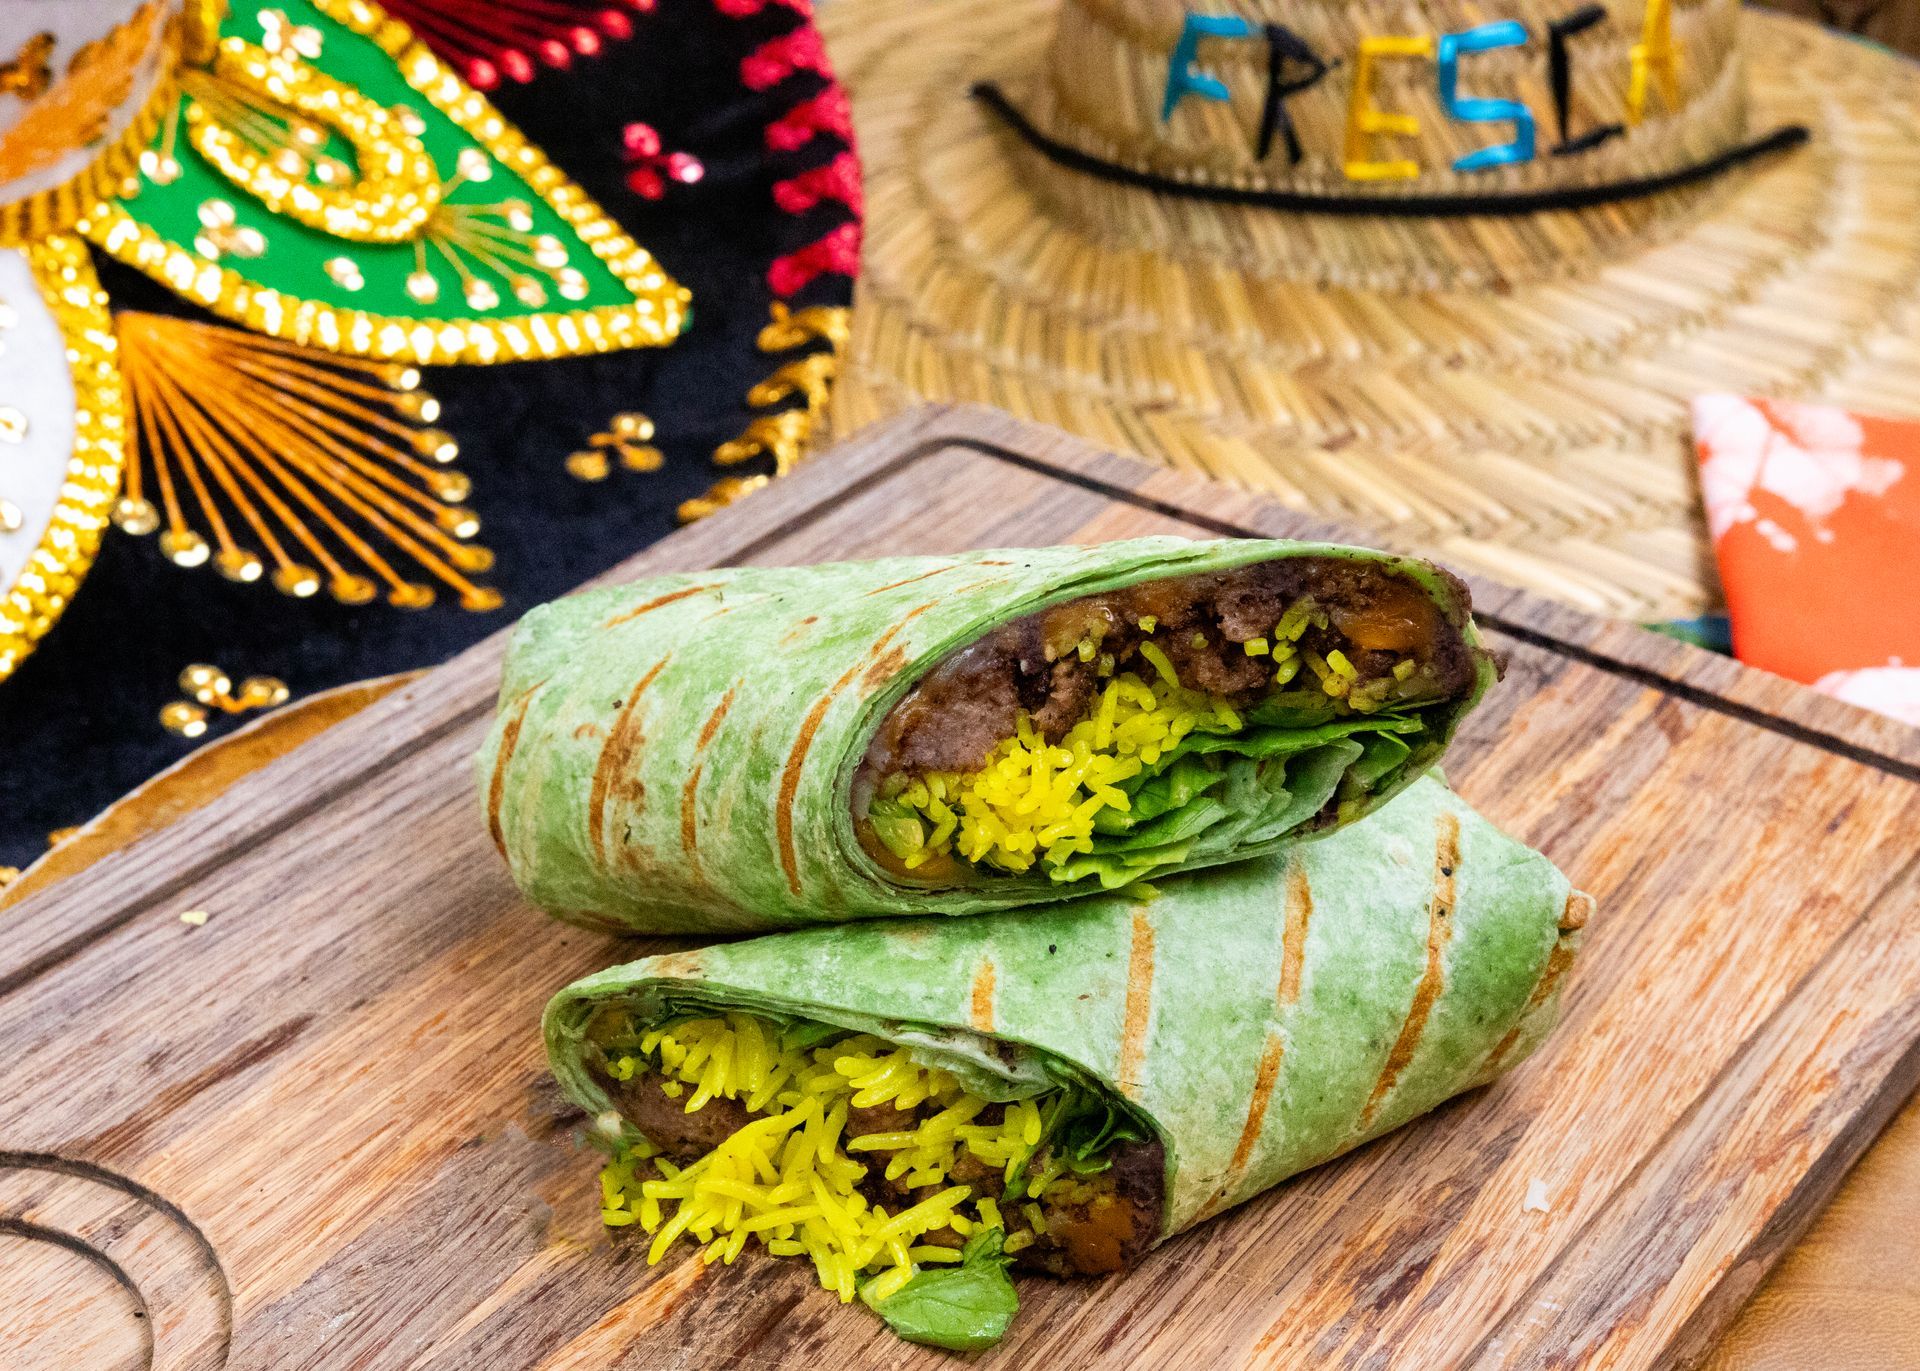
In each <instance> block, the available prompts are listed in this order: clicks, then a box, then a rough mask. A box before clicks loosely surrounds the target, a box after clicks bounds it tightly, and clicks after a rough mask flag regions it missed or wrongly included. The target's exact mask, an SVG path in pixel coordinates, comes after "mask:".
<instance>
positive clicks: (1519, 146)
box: [1434, 19, 1533, 171]
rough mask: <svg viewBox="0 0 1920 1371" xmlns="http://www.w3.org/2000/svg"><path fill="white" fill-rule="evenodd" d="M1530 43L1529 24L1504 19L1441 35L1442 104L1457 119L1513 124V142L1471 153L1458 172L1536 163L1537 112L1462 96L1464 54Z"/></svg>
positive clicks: (1514, 104) (1459, 163)
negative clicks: (1534, 123) (1461, 66)
mask: <svg viewBox="0 0 1920 1371" xmlns="http://www.w3.org/2000/svg"><path fill="white" fill-rule="evenodd" d="M1526 41H1527V28H1526V25H1524V24H1522V23H1521V22H1520V21H1519V20H1517V19H1506V20H1502V21H1501V22H1500V23H1498V24H1482V25H1480V26H1479V27H1478V28H1472V29H1468V30H1466V31H1465V32H1464V33H1446V34H1442V35H1441V36H1440V47H1439V50H1438V53H1437V55H1436V57H1435V59H1434V60H1435V63H1436V64H1437V66H1438V67H1439V70H1440V103H1441V104H1442V105H1444V106H1446V109H1447V113H1448V114H1451V115H1452V116H1453V117H1454V118H1455V119H1461V120H1465V121H1466V122H1467V123H1471V124H1481V123H1491V122H1497V121H1499V120H1512V121H1513V141H1512V142H1511V143H1496V144H1494V145H1493V146H1492V147H1490V148H1481V149H1480V150H1479V151H1478V152H1470V153H1468V154H1467V155H1466V156H1465V157H1462V158H1461V159H1460V160H1459V161H1457V162H1455V163H1454V164H1453V169H1454V170H1455V171H1482V170H1484V169H1486V168H1487V167H1499V166H1506V165H1508V164H1509V163H1513V162H1531V161H1532V160H1533V112H1532V111H1531V110H1529V109H1528V108H1527V107H1526V106H1525V105H1523V104H1521V103H1520V102H1519V101H1518V100H1481V99H1476V98H1473V97H1466V98H1462V97H1461V95H1460V54H1461V53H1463V52H1468V53H1471V52H1488V51H1491V50H1492V49H1494V48H1517V47H1522V46H1524V45H1525V44H1526Z"/></svg>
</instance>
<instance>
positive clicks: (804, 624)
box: [780, 614, 820, 647]
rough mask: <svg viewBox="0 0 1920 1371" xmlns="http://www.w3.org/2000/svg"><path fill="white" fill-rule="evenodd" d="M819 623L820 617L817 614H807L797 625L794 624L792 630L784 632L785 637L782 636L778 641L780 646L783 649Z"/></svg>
mask: <svg viewBox="0 0 1920 1371" xmlns="http://www.w3.org/2000/svg"><path fill="white" fill-rule="evenodd" d="M819 622H820V616H819V615H818V614H809V615H808V616H807V617H806V618H804V619H802V620H801V621H800V622H799V623H797V624H795V625H794V626H793V627H792V628H790V629H788V630H787V631H786V634H785V636H783V637H782V638H781V639H780V644H781V646H782V647H784V646H786V644H788V643H790V642H792V641H794V640H795V639H796V638H798V637H799V636H800V635H801V634H803V633H805V632H806V631H807V630H808V629H809V628H812V627H813V626H814V625H815V624H817V623H819Z"/></svg>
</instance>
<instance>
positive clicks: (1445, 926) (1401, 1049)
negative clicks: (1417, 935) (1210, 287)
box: [1356, 813, 1460, 1133]
mask: <svg viewBox="0 0 1920 1371" xmlns="http://www.w3.org/2000/svg"><path fill="white" fill-rule="evenodd" d="M1434 827H1435V829H1436V830H1437V833H1436V841H1435V843H1434V851H1433V897H1432V899H1431V900H1430V901H1429V903H1428V905H1427V969H1426V970H1425V971H1424V972H1422V973H1421V976H1420V981H1419V984H1418V985H1416V986H1415V987H1414V989H1413V1003H1412V1004H1411V1005H1409V1006H1408V1007H1407V1018H1406V1022H1405V1023H1403V1024H1401V1025H1400V1036H1399V1038H1397V1039H1396V1040H1395V1041H1394V1044H1393V1050H1392V1051H1391V1052H1389V1053H1387V1062H1386V1065H1385V1066H1383V1067H1381V1069H1380V1079H1379V1080H1377V1081H1375V1082H1374V1083H1373V1093H1372V1094H1371V1095H1369V1096H1368V1097H1367V1104H1366V1108H1364V1109H1362V1110H1361V1111H1360V1126H1359V1128H1358V1129H1357V1130H1356V1131H1358V1132H1361V1133H1364V1132H1366V1131H1367V1130H1368V1129H1369V1128H1371V1127H1373V1121H1374V1119H1375V1118H1376V1117H1377V1116H1378V1115H1379V1113H1380V1106H1381V1105H1382V1104H1384V1103H1385V1102H1386V1098H1387V1096H1388V1095H1390V1094H1392V1093H1393V1087H1394V1086H1395V1084H1397V1083H1398V1082H1399V1079H1400V1073H1401V1072H1403V1071H1405V1070H1406V1069H1407V1064H1408V1063H1409V1062H1411V1061H1412V1060H1413V1054H1414V1052H1415V1051H1416V1050H1417V1049H1418V1048H1419V1046H1420V1035H1421V1034H1422V1033H1423V1032H1425V1031H1426V1027H1427V1017H1428V1016H1429V1015H1430V1014H1432V1013H1433V1006H1434V1004H1435V1003H1436V1002H1437V1001H1438V1000H1439V999H1440V995H1441V992H1442V991H1444V990H1445V989H1446V950H1447V941H1448V940H1449V939H1450V938H1452V937H1453V905H1454V872H1455V870H1457V869H1458V867H1459V865H1460V819H1459V816H1458V815H1455V814H1450V813H1443V814H1441V815H1440V818H1439V820H1438V822H1436V823H1435V825H1434Z"/></svg>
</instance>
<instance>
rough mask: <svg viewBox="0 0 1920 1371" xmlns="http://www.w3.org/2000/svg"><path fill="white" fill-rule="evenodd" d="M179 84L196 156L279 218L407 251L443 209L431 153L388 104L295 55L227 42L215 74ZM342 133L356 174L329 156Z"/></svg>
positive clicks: (185, 77) (198, 74)
mask: <svg viewBox="0 0 1920 1371" xmlns="http://www.w3.org/2000/svg"><path fill="white" fill-rule="evenodd" d="M180 84H181V87H182V89H184V90H185V91H186V93H187V95H188V97H189V99H188V100H187V102H186V124H187V141H188V142H189V143H191V144H192V145H193V148H194V151H196V152H198V153H199V154H200V155H201V156H202V157H204V158H206V160H207V163H208V164H209V165H210V166H212V167H213V169H214V170H215V171H217V172H219V173H220V174H221V175H222V176H224V177H226V178H227V180H229V181H231V182H233V184H234V185H236V186H238V187H240V188H241V189H242V190H244V191H246V192H247V193H248V194H249V195H251V196H253V197H254V198H255V199H257V200H258V201H260V203H261V204H263V205H265V206H266V207H267V208H268V209H269V210H271V211H273V213H275V214H277V215H282V216H284V217H286V218H288V219H291V220H293V221H294V222H295V223H298V224H304V225H306V226H307V227H308V228H310V229H314V230H316V231H318V232H320V233H325V234H330V235H331V236H333V237H335V238H344V239H347V240H349V241H351V242H361V243H400V242H406V241H408V240H409V239H412V238H414V237H415V236H416V235H418V234H419V233H420V231H421V230H422V229H423V228H425V227H426V223H427V220H428V219H429V218H430V217H431V216H432V214H433V212H434V210H435V208H436V207H437V206H438V205H439V203H440V196H441V187H440V175H439V173H438V171H436V170H435V168H434V164H433V158H432V156H431V155H429V153H428V152H427V149H426V145H425V144H423V143H422V142H421V141H420V139H419V138H418V137H416V136H414V135H413V134H410V133H408V132H407V131H406V130H405V129H404V128H403V127H401V124H400V121H399V120H398V119H397V118H396V117H395V116H394V114H393V112H392V111H390V110H388V109H387V108H386V107H385V106H384V105H382V104H380V102H379V101H377V100H373V99H370V98H368V97H367V96H365V95H362V94H361V93H360V92H359V91H357V90H355V89H354V88H353V87H352V86H350V85H348V84H346V83H345V82H343V81H336V80H334V79H333V78H332V77H331V76H328V75H327V74H326V73H324V72H322V71H320V70H318V69H317V68H314V67H311V66H308V65H307V64H306V63H305V62H303V61H300V60H299V59H298V58H296V57H293V56H291V55H282V54H275V53H270V52H268V51H266V50H265V49H263V48H258V47H255V46H254V45H253V44H251V43H249V42H247V41H245V40H244V39H240V38H226V39H222V40H221V43H220V51H219V54H218V56H216V57H215V58H214V62H213V66H212V68H211V70H199V71H187V72H183V73H182V74H181V77H180ZM335 135H337V136H338V137H340V138H341V139H343V140H344V141H345V142H346V145H347V147H348V148H349V149H350V150H351V151H352V154H353V165H352V166H348V165H347V164H346V163H345V162H343V161H341V160H340V159H339V158H337V157H334V156H332V155H331V154H330V153H329V152H328V151H327V148H328V146H329V144H330V141H331V138H332V136H335ZM168 151H169V153H170V151H171V149H170V148H169V149H168ZM309 177H312V178H314V179H311V180H310V179H309ZM316 180H317V181H318V182H319V184H315V181H316Z"/></svg>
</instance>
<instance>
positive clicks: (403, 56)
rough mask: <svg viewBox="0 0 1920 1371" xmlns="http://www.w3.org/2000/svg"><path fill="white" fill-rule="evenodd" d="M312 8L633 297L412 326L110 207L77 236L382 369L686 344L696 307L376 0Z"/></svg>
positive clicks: (247, 321)
mask: <svg viewBox="0 0 1920 1371" xmlns="http://www.w3.org/2000/svg"><path fill="white" fill-rule="evenodd" d="M313 3H314V8H316V9H318V10H319V11H320V12H321V13H322V14H324V15H326V16H327V18H329V19H331V20H333V21H334V22H335V23H338V24H340V25H342V26H343V27H345V28H347V29H348V30H350V31H351V32H353V33H356V34H359V35H360V36H362V37H367V38H371V39H372V40H373V41H374V43H375V44H376V45H377V46H378V47H379V48H380V50H381V51H382V52H384V53H386V54H387V55H388V56H389V57H391V58H392V59H393V60H394V63H395V65H396V66H397V68H398V69H399V72H400V75H401V77H402V78H403V79H404V80H405V81H406V83H407V84H408V85H409V86H411V87H412V88H413V89H414V90H415V91H417V92H419V93H420V94H421V95H422V96H424V97H425V98H426V100H427V101H428V103H430V104H431V105H433V107H434V108H435V109H437V110H439V111H440V113H442V114H444V115H445V116H446V117H447V118H448V119H449V120H451V121H452V122H453V123H454V124H455V125H456V126H457V127H458V128H460V129H461V130H462V131H463V132H465V133H466V134H467V135H468V136H469V137H471V138H472V139H473V140H474V141H475V142H477V143H478V144H479V145H480V146H481V147H483V148H485V149H486V150H487V151H488V152H490V153H491V154H492V155H493V156H494V157H495V158H496V159H497V160H499V161H500V162H501V163H502V164H503V165H505V166H508V167H511V168H512V169H513V170H514V171H515V172H516V173H517V174H518V175H519V176H520V177H521V179H523V180H524V181H525V182H526V183H527V185H528V186H529V187H530V188H531V189H532V190H533V192H534V193H535V194H537V195H539V196H540V198H541V199H543V200H544V201H546V203H547V204H548V205H549V206H551V207H552V209H553V210H554V212H555V213H557V214H558V215H559V216H560V217H561V218H562V219H564V220H565V221H566V222H567V223H568V224H570V225H571V226H572V227H573V229H574V231H575V233H577V234H578V235H579V238H580V240H581V241H582V242H583V243H585V244H586V245H587V246H588V247H589V248H590V249H591V250H592V251H593V254H594V256H596V257H598V258H599V259H600V260H601V261H602V262H604V263H605V264H606V266H607V268H608V269H609V270H610V271H612V272H613V274H614V275H615V276H616V277H618V278H619V279H620V281H621V283H622V284H623V285H625V286H626V288H627V289H628V291H630V292H631V293H632V294H633V296H634V297H635V298H634V300H633V301H632V302H631V303H629V304H624V305H599V306H596V307H594V308H592V309H586V310H573V311H569V312H566V313H541V314H533V315H525V316H522V317H520V318H517V319H408V318H398V317H394V316H391V315H381V314H372V313H369V312H367V311H366V310H359V309H346V308H342V307H340V306H336V305H329V304H325V303H322V302H320V301H317V300H301V299H297V298H294V297H292V296H289V295H286V294H284V293H282V292H280V291H277V290H273V289H271V288H269V287H266V286H262V285H259V284H258V283H256V282H253V281H249V280H248V279H247V278H246V277H244V276H242V275H240V274H239V273H238V272H235V271H232V270H230V269H228V268H226V267H223V266H221V265H219V264H218V263H217V262H213V261H210V260H208V259H207V258H205V257H203V256H201V255H199V254H198V253H195V252H190V251H188V250H187V249H185V248H181V247H177V246H175V245H174V244H172V243H170V242H168V241H167V240H166V239H165V238H164V237H162V236H161V235H160V234H158V233H156V232H155V231H154V230H152V229H150V228H148V227H147V226H146V225H145V224H142V223H141V222H140V221H139V220H137V219H135V218H133V216H131V215H129V214H128V213H127V212H126V211H125V210H123V209H121V208H120V207H119V206H118V205H117V204H113V203H111V202H110V201H102V202H101V203H100V204H98V205H97V206H95V207H94V208H93V209H91V210H90V211H89V212H88V214H87V216H86V217H85V219H83V220H82V221H81V222H80V223H79V225H78V227H79V229H80V231H81V232H83V233H85V234H86V235H87V237H88V238H90V239H91V240H92V241H93V242H95V243H97V244H98V245H99V246H100V247H101V248H102V249H104V250H105V251H106V252H107V253H109V254H110V255H112V256H113V257H116V258H118V259H119V260H120V261H122V262H125V263H127V264H128V265H129V266H132V267H135V268H137V269H139V270H140V271H143V272H145V273H146V274H147V275H149V276H151V277H153V278H154V279H155V280H157V281H159V282H161V283H162V284H163V285H166V286H169V287H171V288H172V289H173V290H175V291H177V292H179V293H180V294H181V295H183V296H185V297H186V298H187V299H189V300H191V301H193V302H194V303H196V304H200V305H204V306H205V307H206V308H208V309H210V310H212V311H213V312H214V313H215V314H218V315H220V316H222V317H223V318H227V319H231V320H233V321H235V322H236V323H240V324H244V325H246V326H247V327H248V328H251V329H254V330H256V331H258V332H261V333H265V334H267V335H268V336H270V337H273V338H280V339H284V340H286V341H288V342H293V343H300V344H304V345H306V346H308V347H318V348H324V349H326V350H327V351H329V352H340V353H347V354H349V355H352V356H358V357H370V358H373V359H375V360H378V361H393V362H412V363H416V364H431V365H436V366H440V365H448V364H453V363H468V364H475V363H478V364H485V363H491V362H517V361H524V360H529V359H544V358H554V357H578V356H583V355H587V354H591V353H601V352H615V351H619V350H622V349H625V348H631V347H648V346H660V345H663V344H666V343H670V342H672V341H673V340H674V339H675V338H677V337H678V336H679V335H680V331H681V330H682V328H684V327H685V325H686V321H687V308H688V304H689V302H690V301H691V299H692V297H691V295H690V293H689V292H688V291H687V289H686V288H685V287H684V286H680V285H678V284H676V283H675V282H674V281H673V280H672V279H671V278H669V277H668V276H667V274H666V272H665V271H663V270H662V269H661V267H660V265H659V263H657V262H656V261H654V259H653V255H652V254H651V253H649V252H648V251H647V250H646V249H645V248H643V247H641V246H640V245H639V244H637V243H635V242H634V241H633V239H631V238H629V237H628V236H627V234H626V232H625V231H624V230H623V229H622V228H621V227H620V226H619V225H618V224H617V223H615V222H614V221H613V219H611V218H610V217H608V215H607V213H606V212H605V211H604V210H602V209H601V208H600V206H599V205H597V204H596V203H594V201H593V199H592V198H591V197H589V196H588V195H587V193H586V192H585V191H584V190H582V189H581V188H580V187H579V186H577V185H575V184H574V183H573V181H571V180H570V179H569V178H568V177H567V175H566V174H565V173H564V172H562V171H561V170H560V169H559V168H558V167H556V166H554V165H553V164H552V163H551V162H549V161H548V160H547V159H546V156H545V155H544V154H543V153H542V152H541V151H540V150H539V149H538V148H536V147H535V146H533V144H531V143H529V142H528V141H527V140H526V138H525V136H524V135H523V134H521V132H520V131H519V130H518V129H517V128H515V127H514V126H513V125H512V124H510V123H508V122H507V120H506V119H505V118H504V117H503V116H502V115H501V114H500V112H499V111H498V110H496V109H495V108H494V107H493V105H492V103H491V102H489V101H488V100H487V99H486V97H485V96H483V95H481V94H480V93H479V92H478V91H476V90H474V89H473V88H472V87H471V86H469V85H468V84H467V83H466V82H465V81H462V80H461V79H460V78H459V77H458V76H456V75H455V74H454V73H453V72H452V71H451V70H450V69H449V68H448V67H447V66H446V65H445V64H444V63H442V62H441V61H440V59H439V58H438V57H436V56H434V54H433V52H432V50H431V49H429V48H428V47H427V46H426V44H424V43H422V42H421V41H420V40H419V39H417V38H415V37H414V36H413V31H412V30H411V29H409V28H408V27H407V26H406V25H405V24H403V23H401V22H400V21H399V20H397V19H391V18H389V17H388V16H387V15H386V13H385V12H384V11H382V10H381V9H380V8H379V7H378V6H377V5H374V4H372V3H370V0H313Z"/></svg>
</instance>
